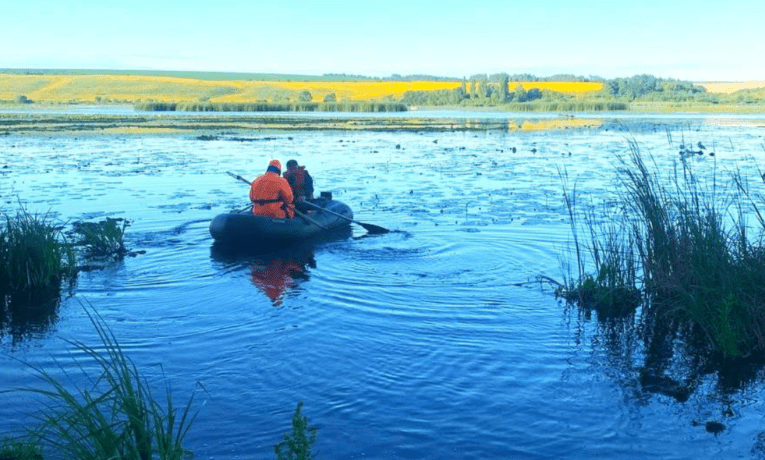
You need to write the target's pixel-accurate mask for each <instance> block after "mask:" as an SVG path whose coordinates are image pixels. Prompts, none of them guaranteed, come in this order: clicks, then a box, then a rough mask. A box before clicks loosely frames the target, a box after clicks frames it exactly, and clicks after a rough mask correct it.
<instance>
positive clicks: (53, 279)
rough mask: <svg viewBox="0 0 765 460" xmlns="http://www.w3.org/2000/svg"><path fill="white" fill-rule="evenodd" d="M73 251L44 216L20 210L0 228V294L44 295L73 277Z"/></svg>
mask: <svg viewBox="0 0 765 460" xmlns="http://www.w3.org/2000/svg"><path fill="white" fill-rule="evenodd" d="M75 267H76V263H75V255H74V251H72V248H71V246H70V245H69V244H68V243H67V242H66V239H65V237H64V234H63V233H62V232H61V228H60V227H58V226H55V225H54V224H53V223H52V221H51V219H50V216H48V215H47V214H42V215H39V214H30V213H28V212H27V211H26V210H25V209H23V208H22V209H21V210H20V211H18V212H17V213H16V215H15V216H8V215H5V216H4V225H0V292H2V291H10V292H31V291H44V290H48V289H50V288H51V287H58V286H60V284H61V281H62V280H63V279H64V278H66V277H73V276H74V275H75V274H76V271H75V270H76V268H75Z"/></svg>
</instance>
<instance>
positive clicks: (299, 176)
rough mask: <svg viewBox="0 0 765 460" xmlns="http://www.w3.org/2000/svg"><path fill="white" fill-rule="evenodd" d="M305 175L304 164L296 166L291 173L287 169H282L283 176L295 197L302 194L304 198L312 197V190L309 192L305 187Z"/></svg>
mask: <svg viewBox="0 0 765 460" xmlns="http://www.w3.org/2000/svg"><path fill="white" fill-rule="evenodd" d="M305 175H306V171H305V166H298V167H297V172H296V173H291V172H290V171H289V170H287V171H284V178H285V179H287V182H288V183H289V184H290V187H291V188H292V194H293V195H294V196H295V197H296V198H297V197H299V196H304V197H306V199H312V198H313V196H312V195H313V190H311V191H310V192H309V191H308V190H307V189H306V186H305V185H306V184H305Z"/></svg>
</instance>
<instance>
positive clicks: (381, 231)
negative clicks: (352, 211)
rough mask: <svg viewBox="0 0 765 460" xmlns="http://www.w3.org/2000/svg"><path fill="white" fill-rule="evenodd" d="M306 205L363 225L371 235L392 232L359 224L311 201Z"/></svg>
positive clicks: (370, 225) (355, 222)
mask: <svg viewBox="0 0 765 460" xmlns="http://www.w3.org/2000/svg"><path fill="white" fill-rule="evenodd" d="M304 203H305V204H306V205H308V206H309V207H311V208H314V209H316V210H319V211H323V212H328V213H330V214H332V215H334V216H337V217H341V218H343V219H345V220H347V221H348V222H353V223H354V224H358V225H361V226H362V227H364V228H365V229H366V230H367V231H368V232H369V233H388V232H390V230H388V229H387V228H385V227H380V226H379V225H373V224H365V223H364V222H359V221H357V220H353V219H351V218H350V217H347V216H344V215H342V214H340V213H337V212H335V211H330V210H329V209H327V208H322V207H321V206H317V205H315V204H313V203H311V202H310V201H305V202H304Z"/></svg>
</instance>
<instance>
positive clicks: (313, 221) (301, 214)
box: [226, 171, 329, 230]
mask: <svg viewBox="0 0 765 460" xmlns="http://www.w3.org/2000/svg"><path fill="white" fill-rule="evenodd" d="M226 174H228V175H229V176H231V177H233V178H234V179H239V180H240V181H242V182H244V183H245V184H247V185H252V182H250V181H248V180H247V179H245V178H244V177H242V176H240V175H238V174H234V173H232V172H231V171H226ZM295 214H297V215H298V216H300V217H302V218H303V219H305V220H306V222H308V223H310V224H314V225H315V226H317V227H319V228H320V229H322V230H329V229H328V228H327V227H325V226H323V225H321V224H320V223H318V222H316V221H315V220H314V219H311V218H310V217H308V216H306V215H305V214H303V213H302V212H300V211H298V210H297V209H295Z"/></svg>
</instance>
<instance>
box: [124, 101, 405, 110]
mask: <svg viewBox="0 0 765 460" xmlns="http://www.w3.org/2000/svg"><path fill="white" fill-rule="evenodd" d="M134 107H135V108H136V110H147V111H157V112H176V111H177V112H405V111H406V110H407V107H406V105H405V104H402V103H399V102H281V103H280V102H254V103H230V102H226V103H215V102H178V103H176V102H139V103H137V104H135V106H134Z"/></svg>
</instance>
